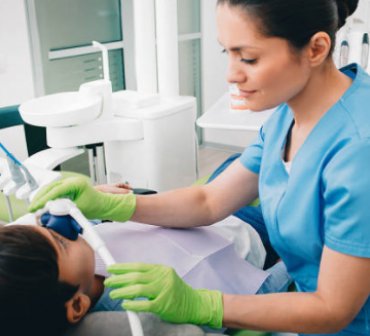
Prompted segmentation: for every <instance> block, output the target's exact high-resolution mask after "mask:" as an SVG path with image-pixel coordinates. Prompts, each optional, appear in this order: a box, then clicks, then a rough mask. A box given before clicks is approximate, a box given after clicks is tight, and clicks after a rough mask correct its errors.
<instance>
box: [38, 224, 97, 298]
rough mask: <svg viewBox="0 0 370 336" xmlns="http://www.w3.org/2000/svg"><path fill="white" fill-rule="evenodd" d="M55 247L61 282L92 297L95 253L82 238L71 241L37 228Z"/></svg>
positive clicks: (53, 232) (47, 230)
mask: <svg viewBox="0 0 370 336" xmlns="http://www.w3.org/2000/svg"><path fill="white" fill-rule="evenodd" d="M34 228H35V229H36V230H38V231H39V232H40V233H41V234H42V235H43V236H45V237H46V238H47V239H48V240H49V241H50V243H51V244H52V245H53V247H54V248H55V250H56V252H57V256H58V266H59V281H63V282H66V283H68V284H71V285H75V286H79V290H81V291H82V292H84V293H86V294H87V295H89V296H90V297H91V296H92V294H93V282H94V272H95V258H94V251H93V250H92V248H91V247H90V246H89V244H88V243H87V242H86V241H85V240H84V239H83V238H81V237H78V239H77V240H76V241H72V240H69V239H67V238H65V237H63V236H61V235H60V234H58V233H56V232H55V231H53V230H51V229H47V228H44V227H39V226H35V227H34Z"/></svg>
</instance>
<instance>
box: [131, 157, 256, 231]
mask: <svg viewBox="0 0 370 336" xmlns="http://www.w3.org/2000/svg"><path fill="white" fill-rule="evenodd" d="M257 197H258V175H256V174H254V173H252V172H251V171H250V170H248V169H245V167H244V166H243V165H242V164H241V163H240V161H239V160H236V161H235V162H233V163H232V164H231V165H230V166H229V167H228V168H227V169H226V170H225V171H224V172H223V173H222V174H220V175H219V176H218V177H217V178H216V179H215V180H213V181H212V182H210V183H209V184H205V185H201V186H192V187H189V188H183V189H177V190H172V191H168V192H163V193H159V194H156V195H149V196H140V195H139V196H137V199H136V211H135V213H134V214H133V217H132V220H134V221H137V222H141V223H150V224H154V225H160V226H167V227H195V226H203V225H210V224H213V223H215V222H217V221H219V220H221V219H224V218H225V217H227V216H228V215H230V214H232V213H233V212H235V211H236V210H238V209H240V208H241V207H242V206H245V205H247V204H249V203H251V202H252V201H254V200H255V199H256V198H257Z"/></svg>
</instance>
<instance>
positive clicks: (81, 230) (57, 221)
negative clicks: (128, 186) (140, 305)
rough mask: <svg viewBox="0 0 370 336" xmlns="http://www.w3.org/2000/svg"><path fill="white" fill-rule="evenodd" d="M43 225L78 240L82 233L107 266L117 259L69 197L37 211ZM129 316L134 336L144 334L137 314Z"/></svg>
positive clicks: (129, 314)
mask: <svg viewBox="0 0 370 336" xmlns="http://www.w3.org/2000/svg"><path fill="white" fill-rule="evenodd" d="M36 217H37V218H39V219H40V222H41V223H40V224H41V225H42V226H43V227H46V228H49V229H52V230H53V231H55V232H57V233H59V234H60V235H62V236H64V237H66V238H68V239H70V240H76V239H77V238H78V235H81V236H82V237H83V238H84V239H85V240H86V241H87V242H88V243H89V245H90V246H91V247H92V248H93V250H94V251H95V252H96V253H98V254H99V255H100V256H101V258H102V259H103V261H104V263H105V265H106V266H109V265H111V264H114V263H115V261H114V259H113V257H112V255H111V253H110V252H109V250H108V248H107V247H106V245H105V243H104V241H103V240H102V239H101V238H100V236H99V235H98V234H97V232H96V231H95V230H94V229H93V225H92V224H91V223H90V222H89V221H88V220H87V219H86V218H85V216H84V215H83V214H82V213H81V211H80V210H79V209H78V208H77V207H76V205H75V204H74V203H73V202H72V201H71V200H69V199H58V200H55V201H49V202H48V203H46V205H45V207H44V208H43V209H41V210H39V211H37V212H36ZM127 317H128V320H129V323H130V328H131V332H132V335H133V336H143V329H142V326H141V323H140V320H139V317H138V315H137V314H135V313H133V312H130V311H127Z"/></svg>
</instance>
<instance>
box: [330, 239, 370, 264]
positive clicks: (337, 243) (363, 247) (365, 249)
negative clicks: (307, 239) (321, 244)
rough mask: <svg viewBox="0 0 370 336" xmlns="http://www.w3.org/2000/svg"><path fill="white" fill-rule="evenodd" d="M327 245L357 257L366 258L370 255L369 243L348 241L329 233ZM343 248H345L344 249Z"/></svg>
mask: <svg viewBox="0 0 370 336" xmlns="http://www.w3.org/2000/svg"><path fill="white" fill-rule="evenodd" d="M325 245H326V246H327V247H329V248H331V249H333V250H335V251H337V252H340V253H344V254H350V255H352V256H357V257H365V258H369V257H370V248H369V246H368V244H361V243H357V242H351V243H347V242H344V241H342V240H339V239H336V238H334V237H331V236H330V235H329V234H326V235H325ZM342 249H344V251H343V250H342ZM359 250H360V251H359Z"/></svg>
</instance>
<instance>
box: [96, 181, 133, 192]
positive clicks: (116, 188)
mask: <svg viewBox="0 0 370 336" xmlns="http://www.w3.org/2000/svg"><path fill="white" fill-rule="evenodd" d="M94 188H95V190H98V191H101V192H104V193H108V194H128V193H130V192H132V188H131V187H130V185H129V184H128V183H114V184H99V185H97V186H95V187H94Z"/></svg>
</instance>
